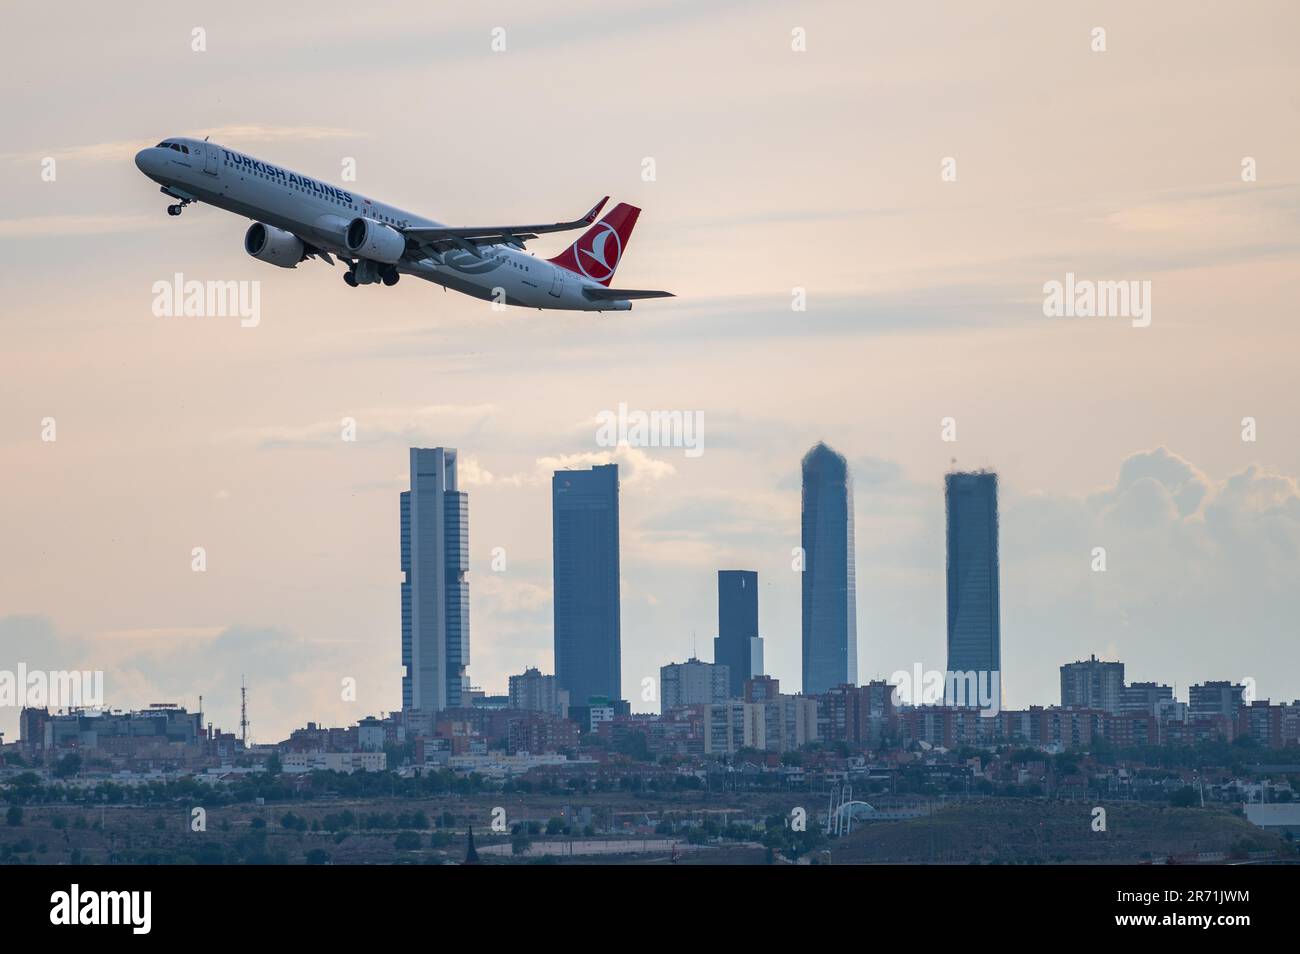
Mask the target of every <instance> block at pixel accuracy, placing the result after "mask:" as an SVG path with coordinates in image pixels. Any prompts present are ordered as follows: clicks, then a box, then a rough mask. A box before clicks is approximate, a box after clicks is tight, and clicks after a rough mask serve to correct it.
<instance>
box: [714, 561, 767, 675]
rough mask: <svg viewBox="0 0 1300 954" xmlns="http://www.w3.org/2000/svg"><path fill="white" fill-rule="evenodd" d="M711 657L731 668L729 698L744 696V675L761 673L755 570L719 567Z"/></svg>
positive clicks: (761, 652)
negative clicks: (714, 636) (716, 629)
mask: <svg viewBox="0 0 1300 954" xmlns="http://www.w3.org/2000/svg"><path fill="white" fill-rule="evenodd" d="M713 661H714V662H715V663H722V664H724V665H725V666H727V668H728V670H729V672H730V676H729V679H730V683H729V696H728V698H731V699H740V698H742V697H743V695H744V691H745V680H746V679H749V678H751V677H753V676H761V675H762V674H763V639H762V637H761V636H759V635H758V572H757V571H755V570H719V571H718V635H717V638H715V639H714V640H713Z"/></svg>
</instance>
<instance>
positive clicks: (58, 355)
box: [0, 0, 1300, 742]
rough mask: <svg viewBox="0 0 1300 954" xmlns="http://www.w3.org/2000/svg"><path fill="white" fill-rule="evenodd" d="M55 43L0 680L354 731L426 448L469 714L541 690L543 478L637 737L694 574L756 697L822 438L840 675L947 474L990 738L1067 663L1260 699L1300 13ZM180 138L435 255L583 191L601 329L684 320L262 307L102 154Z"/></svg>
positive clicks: (1287, 381) (194, 236)
mask: <svg viewBox="0 0 1300 954" xmlns="http://www.w3.org/2000/svg"><path fill="white" fill-rule="evenodd" d="M69 6H70V9H69V10H67V11H63V10H62V9H61V11H60V12H59V13H57V15H56V14H55V13H54V12H52V10H51V9H50V8H48V7H44V6H41V5H21V6H16V7H14V8H12V9H11V10H9V11H7V12H6V29H5V31H4V33H5V35H4V40H3V41H0V42H2V43H3V45H4V53H5V62H6V66H7V68H6V70H5V71H4V72H3V74H0V90H2V91H3V93H2V95H3V102H4V105H5V117H6V124H5V128H6V132H5V136H4V140H3V142H2V143H0V173H2V174H0V199H2V205H0V249H3V258H2V259H0V301H3V306H2V307H3V312H2V313H3V325H2V326H0V333H2V334H3V341H2V342H0V455H2V457H0V461H2V465H3V466H2V472H3V475H4V476H3V483H2V484H0V487H2V488H3V492H2V493H0V669H9V670H12V669H15V668H16V667H17V665H18V664H19V662H22V663H25V664H26V665H27V666H28V667H29V668H44V669H103V670H104V672H105V689H106V693H107V696H108V702H109V703H110V704H111V705H113V706H118V707H134V706H142V705H147V704H149V703H152V702H180V703H184V704H187V705H190V706H194V705H197V702H198V697H199V696H200V695H202V696H203V697H204V708H205V710H206V712H207V713H208V714H209V718H210V719H211V720H213V721H215V722H216V723H217V724H218V725H221V726H223V727H225V728H227V729H233V728H234V725H235V723H236V721H237V719H238V703H239V681H240V676H241V674H243V675H244V676H245V677H246V679H247V682H248V686H249V698H250V719H251V722H252V735H253V736H254V738H255V739H256V740H257V741H259V742H272V741H277V740H279V739H281V738H283V737H285V736H286V735H287V734H288V732H289V731H290V730H291V729H292V728H294V727H296V726H299V725H302V724H304V723H305V722H307V721H308V720H312V721H317V722H324V723H327V724H350V723H352V722H354V721H356V719H358V718H360V717H362V716H365V715H371V714H378V713H380V712H383V711H388V710H392V709H394V708H398V707H399V706H400V683H399V678H400V642H399V639H400V604H399V581H400V573H399V550H398V543H399V540H398V493H399V492H400V491H401V490H402V489H404V488H405V486H406V474H405V468H406V464H407V448H409V447H410V446H414V445H418V446H437V445H443V446H448V447H456V448H458V449H459V451H460V459H461V472H460V477H461V485H462V488H463V489H467V490H468V491H469V494H470V498H469V499H470V541H471V561H472V563H471V567H472V568H471V573H470V594H471V600H472V611H471V665H470V670H469V671H470V675H471V679H472V681H473V683H474V684H475V685H476V686H481V687H483V688H484V689H485V690H487V691H489V692H504V691H505V688H506V680H507V677H508V676H509V675H510V674H511V673H517V672H521V671H522V670H523V669H524V668H525V667H526V666H530V665H535V666H539V667H540V668H541V669H542V670H543V671H546V672H551V671H553V668H554V665H553V658H552V643H551V628H552V627H551V558H550V554H551V550H550V547H551V526H550V490H549V486H550V483H549V478H550V474H551V473H552V471H554V470H555V469H556V468H557V467H562V466H589V465H590V464H592V463H601V462H606V461H609V460H615V461H617V463H618V464H619V465H620V474H621V478H622V486H621V504H622V511H621V517H622V631H623V689H624V694H625V695H626V696H627V697H628V698H629V699H631V700H632V702H633V708H634V710H638V711H648V710H654V709H657V708H658V706H657V703H646V702H642V701H641V700H640V684H641V680H642V679H643V678H644V677H646V676H657V675H658V669H659V666H661V665H663V664H665V663H667V662H670V661H681V660H683V659H685V658H686V657H687V656H689V655H691V653H692V652H693V651H694V650H695V649H696V648H698V654H699V656H700V657H701V658H705V659H711V658H712V638H713V636H714V635H715V634H716V626H717V605H716V571H717V570H718V569H724V568H746V569H755V570H757V571H758V572H759V580H760V587H761V596H760V620H761V627H762V634H761V635H762V636H763V637H764V639H765V644H766V645H765V649H766V662H767V668H768V671H769V672H770V673H771V674H772V675H774V676H776V677H778V678H779V679H780V680H781V684H782V688H783V689H784V690H787V691H796V690H798V688H799V685H800V672H799V661H800V619H799V598H800V589H799V578H798V575H797V574H796V573H795V572H794V571H792V569H791V548H792V547H795V546H797V545H798V544H799V506H800V500H799V461H800V458H801V456H802V455H803V454H804V452H805V451H806V450H807V449H808V448H809V447H810V446H811V445H812V444H813V443H814V442H816V441H818V440H825V441H826V442H828V443H829V444H830V445H831V446H833V447H834V448H836V449H837V450H839V451H840V452H841V453H843V454H844V455H845V456H846V457H847V458H848V459H849V462H850V464H851V466H852V469H853V473H854V478H855V494H856V508H857V512H856V520H857V553H858V566H857V579H858V626H859V632H858V658H859V678H860V679H861V680H863V681H865V680H867V679H871V678H886V677H888V676H889V675H890V674H891V673H892V672H894V671H895V670H899V669H908V670H910V669H911V668H912V667H913V666H914V665H915V664H917V663H920V664H921V665H922V666H923V667H925V668H931V669H941V668H943V665H944V661H945V650H944V643H945V636H944V632H945V630H944V625H945V624H944V619H945V606H944V552H943V521H944V510H943V474H944V473H945V471H946V470H947V469H948V468H949V467H950V466H951V461H952V460H953V459H955V460H956V462H957V466H958V467H960V468H977V467H987V468H992V469H995V470H996V471H997V472H998V474H999V477H1000V483H1001V489H1002V497H1001V561H1002V563H1001V566H1002V579H1001V587H1002V589H1001V594H1002V660H1003V666H1004V685H1005V689H1006V694H1007V699H1006V704H1007V706H1009V707H1022V706H1027V705H1029V704H1053V703H1056V702H1058V701H1059V698H1058V691H1059V681H1058V667H1059V666H1060V664H1062V663H1064V662H1068V661H1072V660H1074V659H1077V658H1080V657H1085V658H1086V657H1087V655H1088V654H1089V653H1096V654H1097V655H1098V656H1101V657H1104V658H1108V659H1120V660H1122V661H1123V662H1124V663H1125V664H1126V667H1127V676H1128V678H1129V679H1130V680H1131V681H1149V680H1157V681H1160V682H1165V683H1170V684H1175V685H1176V686H1177V689H1178V695H1179V696H1180V697H1182V698H1184V699H1185V698H1186V687H1187V685H1188V684H1189V683H1192V682H1200V681H1204V680H1206V679H1227V678H1230V679H1234V680H1239V679H1242V678H1244V677H1251V678H1254V679H1255V680H1256V683H1257V685H1258V695H1259V697H1260V698H1272V699H1273V700H1274V701H1281V700H1291V699H1294V698H1296V697H1298V696H1300V638H1298V637H1300V633H1298V632H1297V627H1298V626H1300V623H1298V622H1297V621H1298V620H1300V487H1298V486H1297V476H1298V475H1300V419H1298V415H1300V394H1298V392H1300V386H1298V385H1297V381H1300V372H1298V371H1297V355H1300V332H1298V331H1297V324H1296V323H1297V317H1298V316H1297V306H1296V301H1297V298H1298V297H1300V268H1297V265H1298V264H1300V255H1298V254H1297V253H1298V252H1300V66H1298V62H1300V61H1297V58H1296V55H1295V50H1294V38H1295V36H1296V35H1297V31H1298V30H1300V7H1297V6H1296V5H1295V4H1294V3H1289V2H1245V3H1242V2H1232V3H1229V2H1221V3H1215V2H1211V3H1197V4H1185V3H1173V2H1160V3H1149V4H1132V3H1120V2H1115V3H1091V4H1087V5H1083V4H1045V3H1041V2H1008V3H993V2H973V3H958V2H950V3H939V2H929V0H927V2H922V3H913V4H850V3H847V2H841V3H815V2H812V3H807V2H803V3H793V2H784V3H777V2H771V3H762V2H744V3H741V2H719V3H709V4H701V3H698V2H684V0H683V2H669V3H650V2H645V3H639V2H633V3H622V4H617V5H611V4H609V3H594V2H592V3H588V2H576V0H562V2H557V3H551V4H545V5H542V4H527V3H514V2H512V3H505V2H490V3H483V4H471V5H445V4H408V3H396V2H391V0H374V2H371V3H369V4H367V5H366V7H365V12H364V16H358V8H357V6H356V5H355V4H351V3H333V2H317V3H310V4H308V3H302V4H279V5H271V6H266V5H252V4H239V3H234V4H222V5H217V6H213V5H208V4H185V3H176V2H166V3H164V2H140V3H132V4H129V5H108V4H102V3H90V2H79V3H74V4H71V5H69ZM496 27H501V28H503V29H504V30H505V34H504V35H505V39H506V49H505V51H504V52H493V51H492V49H491V42H492V31H493V29H494V28H496ZM1096 27H1102V28H1104V30H1105V40H1106V49H1105V51H1104V52H1094V51H1093V49H1092V46H1093V44H1094V39H1093V36H1094V34H1093V31H1094V28H1096ZM196 28H201V29H202V30H203V31H205V37H206V50H205V51H202V52H196V51H194V50H193V49H192V36H193V34H192V31H193V30H195V29H196ZM796 28H802V29H803V30H804V31H806V37H807V44H806V46H807V48H806V51H803V52H798V51H795V50H792V48H791V44H792V31H793V30H795V29H796ZM182 134H190V135H207V134H211V136H212V139H213V140H214V141H216V142H219V143H222V144H223V145H226V146H229V147H232V148H237V149H239V150H240V151H242V152H245V153H249V154H252V155H255V156H258V157H260V158H264V159H267V160H269V161H272V162H275V163H277V164H279V165H283V166H286V167H288V168H290V169H295V170H298V171H301V172H303V173H306V174H308V175H311V176H314V177H316V178H318V179H321V180H323V181H326V182H341V181H342V174H341V170H342V168H343V166H344V163H345V161H346V160H347V159H354V160H355V163H356V169H357V180H356V182H355V183H353V185H354V186H355V188H356V189H357V190H358V191H361V192H363V193H365V194H367V195H371V196H374V197H377V198H381V199H383V200H384V201H388V202H392V203H395V204H397V205H399V206H401V207H403V208H406V209H408V210H410V211H412V212H415V213H418V214H422V215H428V216H430V217H433V218H435V219H437V220H439V221H442V222H446V223H449V224H464V225H481V224H484V223H489V224H491V223H497V222H529V221H553V220H556V219H562V218H570V217H573V216H576V215H579V214H581V213H582V212H583V211H585V210H586V209H587V208H589V207H590V206H591V204H592V203H593V202H594V201H595V200H596V199H598V198H599V197H600V196H602V195H604V194H606V193H609V194H611V195H612V196H613V200H612V201H614V202H617V201H626V202H630V203H632V204H634V205H637V206H640V207H641V208H642V209H643V210H644V211H643V212H642V214H641V218H640V221H639V223H638V225H637V230H636V234H635V236H634V237H633V239H632V241H631V242H630V244H629V248H628V251H627V254H626V255H625V257H624V259H623V262H622V265H621V267H620V269H619V272H618V280H617V284H618V285H620V286H622V287H630V288H665V289H671V290H672V291H674V292H676V293H677V295H678V296H679V297H677V298H675V299H668V300H664V301H651V302H642V303H637V305H636V306H635V308H634V309H633V310H632V311H631V312H630V313H622V314H608V315H592V314H564V313H549V312H535V311H526V310H521V309H514V308H511V309H507V310H506V311H503V312H494V311H492V310H491V308H490V307H489V305H488V304H487V303H485V302H479V301H475V300H473V299H470V298H466V297H463V296H460V295H456V294H454V293H444V292H443V291H442V289H440V288H438V287H437V286H434V285H431V284H427V283H423V282H419V281H416V280H413V279H410V278H408V279H407V280H405V281H403V282H402V283H401V284H400V285H398V286H397V287H395V288H384V287H377V286H372V287H364V288H359V289H350V288H347V287H346V286H345V285H344V284H343V281H342V279H341V270H340V269H337V268H335V269H331V268H329V267H328V266H326V265H324V264H322V263H319V262H307V263H304V264H303V265H301V266H299V267H298V268H297V269H296V270H292V271H290V270H282V269H277V268H273V267H271V266H269V265H266V264H263V263H261V262H257V261H254V260H253V259H251V258H249V257H248V256H247V255H246V254H245V253H244V251H243V247H242V237H243V232H244V230H245V228H246V227H247V224H248V223H247V221H246V220H243V219H240V218H237V217H236V216H233V215H231V214H229V213H225V212H222V211H220V210H217V209H214V208H211V207H206V206H201V205H198V206H191V207H190V208H189V209H187V210H186V211H185V213H184V215H182V216H181V217H180V218H172V217H169V216H167V215H166V214H165V206H166V204H167V202H168V201H169V200H167V199H166V198H165V197H163V196H162V195H160V194H159V192H158V190H157V187H156V185H155V184H153V183H151V182H149V181H148V180H146V179H145V178H144V177H143V176H142V175H140V174H139V172H138V171H137V170H136V168H135V166H134V164H133V163H132V161H131V157H132V155H133V154H134V153H135V151H136V150H138V149H139V148H141V147H143V146H147V145H153V144H154V143H156V142H157V141H159V140H161V139H163V138H164V137H167V136H171V135H182ZM47 157H49V158H53V159H54V160H55V169H56V177H55V179H54V181H52V182H50V181H44V180H43V178H42V169H43V168H44V166H43V161H44V160H45V159H46V158H47ZM947 157H952V158H954V159H955V160H956V171H957V176H956V180H955V181H944V180H943V178H942V177H941V171H942V168H943V165H942V164H943V162H944V160H945V158H947ZM647 158H650V159H653V161H654V169H655V178H654V180H653V181H645V180H644V179H643V177H642V170H643V168H644V160H645V159H647ZM1247 158H1249V159H1252V160H1254V168H1255V169H1256V170H1257V175H1256V179H1255V181H1243V176H1242V169H1243V160H1245V159H1247ZM570 240H571V238H565V237H564V236H552V237H550V238H546V237H543V238H542V239H539V240H537V241H535V242H533V243H531V244H530V251H533V252H536V253H537V254H539V255H544V256H550V255H554V254H556V253H557V252H558V251H560V250H561V249H562V248H563V247H564V246H565V245H567V244H568V241H570ZM1067 272H1072V273H1074V274H1075V275H1076V276H1078V277H1079V278H1083V279H1091V280H1101V281H1149V282H1150V283H1151V289H1152V292H1151V302H1152V320H1151V324H1150V326H1149V327H1146V328H1135V327H1133V326H1132V323H1131V322H1130V321H1129V320H1127V319H1115V318H1069V319H1054V318H1047V317H1044V314H1043V298H1044V292H1043V285H1044V283H1046V282H1049V281H1053V280H1057V281H1063V280H1064V278H1065V275H1066V273H1067ZM176 273H182V274H183V275H184V276H185V278H187V279H197V280H200V281H207V280H221V281H227V280H249V281H253V280H255V281H259V282H260V283H261V321H260V324H258V326H257V327H255V328H244V327H240V324H239V321H238V319H237V318H184V317H177V318H159V317H155V316H154V314H153V313H152V310H151V304H152V300H153V292H152V287H153V285H154V283H155V282H157V281H159V280H164V281H169V280H171V279H172V276H173V275H175V274H176ZM795 288H803V289H806V296H807V310H806V311H795V310H793V309H792V307H791V302H792V290H793V289H795ZM620 402H625V403H626V404H627V405H628V406H629V407H631V408H635V409H644V410H654V409H664V410H680V411H684V412H688V413H694V412H699V413H701V414H702V415H703V421H704V453H703V454H702V455H700V456H698V457H694V456H691V457H688V456H686V454H685V453H684V452H683V451H682V450H680V449H661V448H624V449H621V450H619V451H617V452H615V453H613V454H611V453H610V451H609V450H608V449H606V448H602V447H601V446H599V445H598V444H597V441H596V431H597V415H598V414H600V413H601V412H602V411H607V410H611V409H616V408H617V407H618V405H619V404H620ZM345 417H353V418H355V419H356V421H357V434H358V440H357V441H356V442H355V443H350V442H345V441H342V440H341V439H340V422H341V420H342V419H343V418H345ZM945 417H951V418H953V419H955V422H956V430H957V440H956V441H955V442H952V443H948V442H945V441H943V440H942V439H941V424H940V422H941V420H942V419H943V418H945ZM1247 417H1251V418H1254V419H1255V422H1256V433H1257V439H1256V440H1254V441H1244V440H1243V439H1242V431H1243V427H1242V421H1243V418H1247ZM45 418H54V419H55V421H56V422H57V440H55V441H53V442H49V441H43V440H42V420H43V419H45ZM197 546H202V547H204V548H205V549H206V551H207V561H208V568H207V571H206V572H205V573H195V572H192V570H191V551H192V549H193V548H194V547H197ZM494 547H503V548H504V549H505V552H506V558H507V565H506V570H505V572H494V571H493V570H492V568H491V565H490V562H491V555H492V550H493V548H494ZM1095 547H1105V549H1106V554H1107V569H1106V571H1105V572H1104V573H1101V572H1094V571H1093V570H1092V562H1093V556H1092V553H1093V549H1094V548H1095ZM345 677H353V678H355V679H356V680H357V681H358V690H359V691H358V695H359V698H358V700H357V701H356V702H344V701H342V699H341V698H340V680H342V679H343V678H345ZM16 727H17V710H16V709H0V732H3V733H4V734H5V735H6V739H7V740H8V741H12V740H13V739H15V738H16V735H17V733H16Z"/></svg>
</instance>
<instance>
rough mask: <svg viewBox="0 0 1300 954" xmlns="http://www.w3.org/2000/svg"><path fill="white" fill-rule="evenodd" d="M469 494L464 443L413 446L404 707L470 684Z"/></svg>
mask: <svg viewBox="0 0 1300 954" xmlns="http://www.w3.org/2000/svg"><path fill="white" fill-rule="evenodd" d="M468 572H469V496H468V495H467V494H465V493H462V492H460V491H458V490H457V489H456V451H455V449H453V448H448V447H435V448H422V447H412V448H411V489H410V490H408V491H403V492H402V573H403V580H402V665H403V667H405V670H406V671H405V673H404V675H403V676H402V708H403V709H419V710H421V711H424V712H430V713H432V712H438V711H440V710H442V709H447V708H451V707H453V706H459V705H461V704H462V692H463V691H464V690H466V689H467V688H468V687H469V677H468V676H467V675H466V673H465V668H466V667H467V666H468V665H469V581H468V580H467V579H466V574H467V573H468Z"/></svg>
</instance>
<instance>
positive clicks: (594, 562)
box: [551, 464, 622, 706]
mask: <svg viewBox="0 0 1300 954" xmlns="http://www.w3.org/2000/svg"><path fill="white" fill-rule="evenodd" d="M551 532H552V537H551V549H552V557H553V561H554V574H555V678H556V679H558V680H559V683H560V687H561V688H562V689H567V690H568V692H569V703H570V706H582V705H585V704H586V703H587V702H588V701H589V700H590V699H591V697H592V696H601V697H604V698H606V699H610V700H615V699H620V698H622V696H621V693H620V679H619V666H620V648H619V576H618V465H617V464H604V465H602V466H598V467H593V468H591V469H590V470H560V471H556V472H555V476H554V477H553V478H552V479H551Z"/></svg>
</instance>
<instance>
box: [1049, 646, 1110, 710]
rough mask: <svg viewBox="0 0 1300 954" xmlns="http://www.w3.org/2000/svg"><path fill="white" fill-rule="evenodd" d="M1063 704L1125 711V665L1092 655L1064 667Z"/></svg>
mask: <svg viewBox="0 0 1300 954" xmlns="http://www.w3.org/2000/svg"><path fill="white" fill-rule="evenodd" d="M1061 705H1062V706H1077V707H1079V708H1081V709H1102V710H1104V711H1106V712H1112V713H1116V714H1118V713H1120V712H1122V711H1124V664H1123V663H1122V662H1102V661H1101V660H1100V659H1098V658H1097V657H1096V656H1090V657H1089V658H1087V659H1084V660H1082V661H1080V662H1072V663H1066V664H1065V665H1064V666H1062V667H1061Z"/></svg>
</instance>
